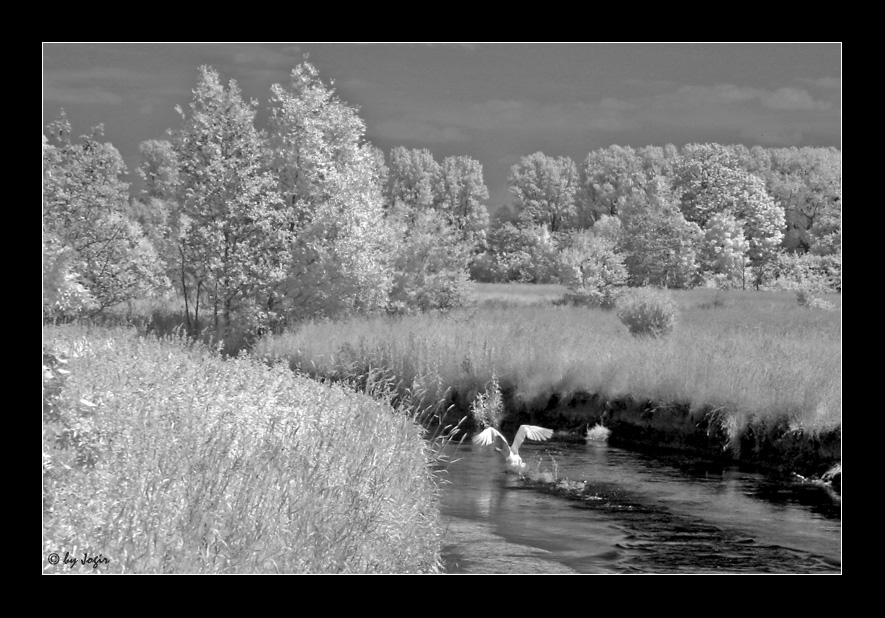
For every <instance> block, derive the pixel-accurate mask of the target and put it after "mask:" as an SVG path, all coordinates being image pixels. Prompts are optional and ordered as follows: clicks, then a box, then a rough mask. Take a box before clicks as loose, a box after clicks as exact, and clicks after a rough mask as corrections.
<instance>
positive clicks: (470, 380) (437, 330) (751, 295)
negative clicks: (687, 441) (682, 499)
mask: <svg viewBox="0 0 885 618" xmlns="http://www.w3.org/2000/svg"><path fill="white" fill-rule="evenodd" d="M514 292H515V290H514ZM525 296H527V295H524V296H523V297H525ZM675 297H676V299H677V301H678V303H679V304H680V307H681V315H680V320H679V325H678V326H677V327H676V329H675V331H674V332H673V333H672V334H670V335H669V336H667V337H662V338H649V337H633V336H631V335H630V333H629V332H628V331H627V328H626V327H625V326H624V325H623V324H621V323H620V321H619V320H618V318H617V316H616V315H615V313H614V312H607V311H602V310H595V309H588V308H582V307H568V306H555V305H553V304H550V303H540V304H538V303H534V304H533V303H523V302H520V303H513V304H502V303H486V304H483V303H478V304H477V305H475V306H473V307H471V308H465V309H462V310H459V311H453V312H448V313H446V314H424V315H416V316H395V317H386V316H375V317H360V318H354V319H350V320H347V321H344V322H323V321H318V322H312V323H308V324H304V325H302V326H301V327H300V328H299V329H297V330H295V331H294V332H288V333H284V334H282V335H277V336H273V337H267V338H265V339H264V340H262V341H260V342H259V343H258V344H257V345H256V347H255V350H254V352H255V353H256V354H257V355H259V356H261V357H263V358H266V359H269V360H279V359H285V360H286V361H287V362H288V363H289V365H290V366H291V367H293V368H296V369H298V370H300V371H307V372H309V373H312V374H314V375H320V376H327V377H337V378H342V377H347V376H353V375H359V374H360V373H361V372H365V371H367V370H369V369H377V368H383V369H384V370H385V371H388V372H389V373H390V374H391V375H392V376H394V377H395V378H396V379H397V380H398V381H399V383H400V384H401V385H406V386H409V387H410V388H412V389H414V390H422V391H423V392H425V393H427V395H428V396H429V397H430V398H439V397H444V396H445V395H446V393H447V392H452V391H457V392H458V393H460V394H461V395H462V397H463V400H464V401H471V400H472V399H473V397H474V396H475V395H476V394H477V393H480V392H482V391H483V389H485V388H486V387H487V385H488V384H489V383H490V381H491V380H492V378H493V376H495V377H496V378H497V380H499V381H500V383H501V385H502V386H503V387H504V388H505V389H510V390H511V391H512V392H513V393H514V394H515V396H516V397H517V398H519V399H521V400H523V401H527V402H531V401H533V400H536V399H538V398H542V399H543V398H549V397H550V396H551V395H557V396H559V397H568V396H571V395H574V394H577V393H590V394H598V395H600V396H602V397H603V398H605V399H618V398H623V397H633V398H636V399H648V400H652V401H657V402H661V403H679V404H689V405H690V406H691V407H692V408H701V407H716V408H721V409H723V410H724V411H726V412H727V413H729V414H730V415H732V416H733V417H735V419H737V422H742V420H745V419H746V418H749V417H751V416H754V417H757V418H760V417H762V418H764V417H778V418H782V417H788V418H789V419H790V423H791V425H792V426H795V428H796V429H801V430H804V431H811V432H816V431H820V430H825V429H832V428H834V427H837V426H839V425H840V424H841V414H842V404H841V310H837V311H821V310H814V309H808V308H805V307H801V306H799V305H798V304H797V303H796V298H795V295H794V294H789V293H762V292H739V291H732V292H728V293H726V294H724V297H723V294H722V293H719V296H717V292H716V291H715V290H693V291H689V292H684V293H676V294H675Z"/></svg>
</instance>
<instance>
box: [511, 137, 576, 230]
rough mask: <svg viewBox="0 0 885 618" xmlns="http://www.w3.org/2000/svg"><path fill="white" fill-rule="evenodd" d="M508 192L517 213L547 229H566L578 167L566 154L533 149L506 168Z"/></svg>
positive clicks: (573, 207)
mask: <svg viewBox="0 0 885 618" xmlns="http://www.w3.org/2000/svg"><path fill="white" fill-rule="evenodd" d="M508 180H509V183H510V192H511V193H512V194H513V196H514V198H515V200H516V207H517V209H518V210H519V211H520V217H522V218H523V219H524V220H525V221H527V222H531V223H533V224H535V225H542V226H544V227H546V228H547V229H548V230H549V231H550V232H551V233H556V232H561V231H564V230H565V229H567V228H568V227H569V226H570V225H571V223H572V218H573V217H574V214H575V194H576V191H577V185H578V170H577V168H576V167H575V163H574V161H572V160H571V159H570V158H568V157H557V158H554V157H548V156H547V155H545V154H544V153H543V152H536V153H534V154H532V155H529V156H527V157H523V158H522V159H521V160H520V161H519V163H517V164H516V165H514V166H513V167H511V168H510V176H509V179H508Z"/></svg>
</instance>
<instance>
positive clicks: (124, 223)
mask: <svg viewBox="0 0 885 618" xmlns="http://www.w3.org/2000/svg"><path fill="white" fill-rule="evenodd" d="M47 129H48V130H47V133H48V138H47V137H45V136H44V142H43V227H44V233H45V234H48V235H49V237H50V239H49V240H48V241H47V239H46V238H44V249H46V247H49V248H50V254H55V251H56V250H58V254H57V255H58V256H59V258H61V257H62V256H64V268H63V269H62V270H61V271H58V272H63V273H64V274H63V275H60V276H61V279H59V281H62V280H68V281H71V280H72V278H74V277H76V278H77V281H78V284H79V285H80V286H82V289H83V290H84V291H85V292H87V293H88V295H89V296H90V297H91V299H92V300H93V301H94V304H92V303H88V304H89V306H90V307H91V308H92V310H93V311H95V312H96V313H97V312H99V311H102V310H103V309H105V308H107V307H111V306H114V305H117V304H119V303H122V302H127V301H129V300H132V299H133V298H136V297H138V296H141V295H143V294H146V293H149V292H151V291H153V290H155V289H157V288H159V287H162V286H163V285H164V284H165V283H166V282H165V281H164V278H163V276H162V272H161V270H162V269H161V265H160V262H159V260H158V259H157V255H156V252H155V250H154V247H153V246H152V244H151V243H150V241H149V240H148V239H147V238H146V237H145V235H144V233H143V231H142V229H141V227H140V226H139V225H138V224H137V223H136V222H135V221H134V220H132V218H130V216H129V213H128V194H129V185H128V184H127V183H126V182H124V181H123V180H122V176H123V175H124V174H125V173H126V166H125V165H124V163H123V159H122V157H121V156H120V153H119V152H117V149H116V148H114V147H113V146H112V145H111V144H110V143H103V142H101V141H100V140H101V139H102V137H103V131H102V128H101V126H99V127H96V128H95V129H93V131H92V133H91V134H90V135H84V136H81V137H80V140H79V141H77V142H75V141H73V140H72V139H71V127H70V124H69V123H68V121H67V118H66V117H65V116H64V115H62V116H61V117H59V119H58V120H56V121H55V122H53V123H52V124H50V125H49V126H48V127H47ZM46 242H48V245H47V244H46ZM44 258H45V255H44ZM61 266H62V264H61V263H60V264H59V265H58V267H59V268H61ZM52 269H55V270H58V269H57V268H55V267H52ZM78 289H79V288H78ZM82 306H84V307H85V306H86V304H82Z"/></svg>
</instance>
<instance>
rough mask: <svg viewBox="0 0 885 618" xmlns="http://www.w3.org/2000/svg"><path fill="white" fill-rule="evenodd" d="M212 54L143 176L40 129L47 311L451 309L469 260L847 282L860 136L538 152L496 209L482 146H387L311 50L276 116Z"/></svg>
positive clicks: (146, 148) (486, 264)
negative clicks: (846, 223) (448, 153)
mask: <svg viewBox="0 0 885 618" xmlns="http://www.w3.org/2000/svg"><path fill="white" fill-rule="evenodd" d="M257 105H258V104H257V103H256V102H254V101H246V100H244V98H243V96H242V92H241V91H240V89H239V87H238V85H237V84H236V82H235V81H233V80H231V81H229V82H228V83H227V84H224V83H223V82H222V80H221V77H220V75H219V74H218V73H217V72H216V71H215V70H214V69H212V68H210V67H201V69H200V75H199V79H198V83H197V86H196V88H195V89H194V90H193V96H192V99H191V102H190V105H189V106H188V108H187V109H182V108H178V112H179V115H180V117H181V125H180V127H178V128H177V129H174V130H170V131H169V133H168V138H167V139H163V140H149V141H146V142H143V143H142V144H141V146H140V152H141V157H142V158H141V163H140V165H139V168H138V173H139V174H140V176H141V178H142V179H143V181H144V188H143V190H142V191H141V193H140V194H139V195H137V196H130V195H129V186H128V184H127V183H126V182H124V181H123V180H122V177H123V175H124V174H125V172H126V169H125V165H124V164H123V161H122V158H121V157H120V155H119V153H118V152H117V150H116V149H115V148H114V147H113V146H112V145H110V144H108V143H104V142H102V138H103V136H102V133H101V129H100V127H99V128H96V129H94V130H93V131H92V133H90V134H88V135H85V136H81V137H80V138H79V139H74V138H73V136H72V131H71V127H70V125H69V123H68V121H67V119H66V118H65V117H64V115H62V116H61V117H59V119H57V120H56V121H55V122H53V123H51V124H50V125H49V126H48V127H47V130H46V133H45V134H44V136H43V297H44V298H43V306H44V314H45V315H55V316H57V315H77V314H82V313H86V314H94V313H97V312H100V311H102V310H104V309H105V308H107V307H111V306H113V305H116V304H119V303H122V302H126V301H129V300H132V299H134V298H138V297H142V296H145V295H151V294H156V293H157V292H158V291H161V290H166V291H170V290H174V291H176V293H177V294H176V295H177V297H179V298H180V299H181V302H182V305H183V312H184V315H185V320H186V322H187V326H188V328H189V329H190V330H191V331H192V332H195V331H196V330H198V329H200V328H203V327H205V325H207V324H208V325H209V326H211V328H212V329H213V330H214V331H215V332H216V333H217V334H218V335H219V336H220V337H223V336H224V335H225V333H226V332H227V331H229V330H230V329H231V328H234V327H236V328H239V329H245V330H247V331H250V332H260V331H262V330H267V329H276V328H281V327H284V326H285V325H287V324H289V323H292V322H296V321H299V320H303V319H307V318H312V317H336V316H339V315H343V314H349V313H353V312H372V311H381V310H384V311H392V312H409V311H418V310H428V309H446V308H450V307H455V306H459V305H461V304H463V303H464V302H465V300H466V299H467V298H468V294H469V289H470V281H471V279H474V280H480V281H535V282H547V281H561V282H563V283H565V284H567V285H568V286H569V287H570V289H571V290H572V292H573V293H574V295H575V297H581V298H584V299H585V300H590V301H592V302H605V301H606V299H610V297H611V295H612V294H613V293H614V292H615V291H616V290H617V289H618V288H619V287H620V286H622V285H625V284H632V285H647V284H651V285H659V286H668V287H691V286H694V285H699V284H701V283H703V282H705V281H710V280H715V281H716V283H717V284H719V285H721V286H737V285H740V286H744V287H746V286H748V285H755V286H757V287H763V286H770V285H774V284H777V283H778V282H781V283H785V282H787V283H789V284H791V285H793V284H795V285H815V286H818V287H826V288H828V289H841V152H840V151H837V150H835V149H823V148H802V149H796V148H793V149H763V148H758V147H757V148H753V149H747V148H744V147H742V146H721V145H718V144H690V145H687V146H685V147H684V148H682V149H677V148H676V147H674V146H666V147H663V148H658V147H652V146H648V147H645V148H640V149H636V150H634V149H632V148H627V147H619V146H611V147H609V148H606V149H601V150H597V151H594V152H592V153H590V154H589V155H588V156H587V158H586V159H585V160H584V162H583V164H582V165H581V167H580V168H578V166H577V165H576V164H575V163H574V162H573V161H572V160H571V159H569V158H567V157H558V158H555V157H549V156H547V155H545V154H543V153H540V152H538V153H535V154H533V155H530V156H526V157H523V158H522V159H521V160H520V161H519V163H517V164H516V165H514V166H513V168H512V170H511V174H510V179H509V181H510V187H511V192H512V194H513V198H514V201H513V204H512V206H504V207H502V208H500V209H499V210H498V211H497V212H496V213H495V216H494V217H491V218H490V216H489V212H488V209H487V206H486V202H487V201H488V197H489V194H488V190H487V188H486V186H485V182H484V180H483V174H482V166H481V165H480V163H479V162H478V161H476V160H475V159H473V158H471V157H467V156H455V157H447V158H445V159H444V160H443V161H441V162H440V161H437V160H435V159H434V157H433V155H432V154H431V153H430V152H429V151H428V150H425V149H407V148H403V147H397V148H394V149H393V150H392V151H391V152H390V154H389V157H385V154H384V153H383V152H382V151H381V150H380V149H378V148H376V147H375V146H373V145H372V144H371V143H370V142H369V141H368V140H367V139H366V135H365V134H366V127H365V123H364V122H363V121H362V119H361V118H360V117H359V115H358V113H357V110H356V109H355V108H353V107H352V106H349V105H348V104H346V103H345V102H344V101H342V100H340V99H339V98H338V97H337V96H336V95H335V93H334V90H333V89H332V88H331V87H330V86H328V85H326V84H325V83H324V82H323V81H322V79H321V78H320V76H319V74H318V72H317V70H316V68H315V67H314V66H313V65H311V64H310V63H307V62H304V63H302V64H301V65H299V66H298V67H296V68H295V69H294V70H293V71H292V73H291V75H290V80H289V82H288V84H286V85H280V84H275V85H274V86H272V88H271V93H270V99H269V103H268V105H269V118H270V120H269V126H268V129H267V130H265V131H260V130H258V129H257V128H256V125H255V116H256V112H257Z"/></svg>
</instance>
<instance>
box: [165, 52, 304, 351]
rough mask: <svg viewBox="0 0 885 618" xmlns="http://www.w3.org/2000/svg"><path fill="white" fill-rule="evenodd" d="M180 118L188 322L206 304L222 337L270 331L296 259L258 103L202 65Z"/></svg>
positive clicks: (183, 278) (178, 146)
mask: <svg viewBox="0 0 885 618" xmlns="http://www.w3.org/2000/svg"><path fill="white" fill-rule="evenodd" d="M178 112H179V114H180V115H181V117H182V128H181V129H180V130H179V131H178V132H177V133H176V134H175V142H174V150H175V158H176V160H177V161H178V165H179V179H180V183H181V189H180V191H181V195H182V202H181V207H180V208H181V214H182V215H183V216H184V217H186V220H187V222H188V223H189V225H187V226H186V227H185V226H182V230H181V233H180V237H179V240H178V249H179V259H180V261H179V264H180V273H181V276H180V286H181V289H182V291H183V292H184V294H185V309H186V311H188V320H189V322H190V323H191V325H192V328H196V325H197V324H199V317H200V306H201V301H202V300H203V299H205V302H206V305H207V307H206V312H207V313H209V314H210V315H211V316H212V321H213V330H214V331H215V333H216V336H217V337H219V338H225V337H226V335H227V334H228V333H230V332H231V331H232V330H233V329H235V328H243V327H245V328H246V329H247V330H252V329H256V328H259V327H261V326H266V325H267V324H268V323H269V322H270V321H271V320H272V318H273V315H272V311H273V307H272V304H271V295H272V292H273V289H274V287H275V286H276V285H278V284H279V283H280V282H281V281H282V280H283V278H284V276H285V267H286V265H287V262H288V258H289V255H290V253H289V251H290V231H289V223H290V216H289V213H287V212H286V211H285V210H284V208H283V202H282V200H281V199H280V196H279V194H278V193H277V190H276V182H275V180H274V178H273V176H272V175H271V174H270V173H269V172H268V171H267V169H266V168H267V152H266V150H265V148H264V145H263V143H262V140H261V138H260V136H259V134H258V131H257V130H256V129H255V125H254V120H255V104H254V103H247V102H246V101H244V100H243V98H242V95H241V92H240V89H239V86H237V84H236V82H235V81H233V80H231V81H230V82H229V84H228V86H227V88H225V87H224V85H223V84H222V83H221V80H220V77H219V75H218V73H217V72H216V71H215V70H213V69H212V68H210V67H206V66H203V67H201V68H200V78H199V82H198V84H197V87H196V88H195V89H194V91H193V98H192V100H191V104H190V111H189V113H185V112H184V111H183V110H182V109H181V108H180V107H179V108H178ZM191 312H192V313H191ZM191 320H192V321H191Z"/></svg>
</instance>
